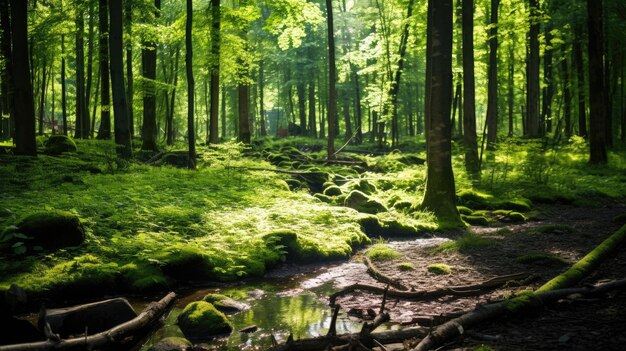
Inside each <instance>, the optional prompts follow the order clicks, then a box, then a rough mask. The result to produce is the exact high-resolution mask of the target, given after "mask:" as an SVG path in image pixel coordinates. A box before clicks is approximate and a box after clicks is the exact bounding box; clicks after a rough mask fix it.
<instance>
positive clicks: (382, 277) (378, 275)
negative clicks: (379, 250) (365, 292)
mask: <svg viewBox="0 0 626 351" xmlns="http://www.w3.org/2000/svg"><path fill="white" fill-rule="evenodd" d="M363 263H365V265H366V266H367V273H369V275H370V276H372V278H374V279H376V280H378V281H379V282H381V283H385V284H389V285H390V286H393V287H394V288H396V289H398V290H409V287H408V286H406V285H404V284H403V283H402V282H401V281H399V280H398V279H394V278H392V277H390V276H388V275H386V274H385V273H383V272H381V271H380V270H379V269H378V268H377V267H376V266H375V265H374V263H372V260H370V258H369V257H367V256H363Z"/></svg>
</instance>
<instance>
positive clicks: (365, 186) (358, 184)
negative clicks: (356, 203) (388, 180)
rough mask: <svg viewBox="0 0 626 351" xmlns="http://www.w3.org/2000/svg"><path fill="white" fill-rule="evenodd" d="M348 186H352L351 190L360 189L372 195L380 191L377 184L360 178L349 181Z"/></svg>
mask: <svg viewBox="0 0 626 351" xmlns="http://www.w3.org/2000/svg"><path fill="white" fill-rule="evenodd" d="M348 188H350V190H358V191H360V192H362V193H364V194H367V195H372V194H374V193H375V192H377V191H378V189H377V188H376V185H374V184H372V183H370V182H369V181H367V180H365V179H359V180H354V181H351V182H349V183H348Z"/></svg>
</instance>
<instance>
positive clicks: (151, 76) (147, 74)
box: [141, 0, 161, 151]
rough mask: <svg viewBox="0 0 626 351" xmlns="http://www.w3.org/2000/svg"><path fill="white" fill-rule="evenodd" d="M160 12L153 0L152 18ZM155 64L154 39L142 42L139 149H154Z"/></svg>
mask: <svg viewBox="0 0 626 351" xmlns="http://www.w3.org/2000/svg"><path fill="white" fill-rule="evenodd" d="M160 12H161V0H154V19H155V20H156V19H158V18H159V15H160ZM156 66H157V44H156V43H155V42H154V40H149V41H146V42H144V43H143V49H142V50H141V68H142V73H143V74H142V75H143V78H144V82H143V125H142V127H141V140H142V143H141V149H142V150H148V151H156V150H157V148H158V145H157V141H156V139H157V123H156V82H155V81H156Z"/></svg>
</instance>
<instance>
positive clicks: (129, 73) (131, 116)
mask: <svg viewBox="0 0 626 351" xmlns="http://www.w3.org/2000/svg"><path fill="white" fill-rule="evenodd" d="M133 1H134V0H125V1H124V5H125V8H124V26H126V34H128V36H129V37H132V35H133V30H132V23H133ZM134 92H135V90H134V79H133V45H132V43H131V42H129V43H128V44H126V101H128V130H129V131H130V136H131V138H132V137H133V135H135V113H134V103H133V101H134V98H135V93H134Z"/></svg>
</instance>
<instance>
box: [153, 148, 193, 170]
mask: <svg viewBox="0 0 626 351" xmlns="http://www.w3.org/2000/svg"><path fill="white" fill-rule="evenodd" d="M156 165H158V166H173V167H178V168H187V167H189V152H187V151H172V152H168V153H166V154H165V155H163V157H161V159H160V160H158V161H157V162H156Z"/></svg>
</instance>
